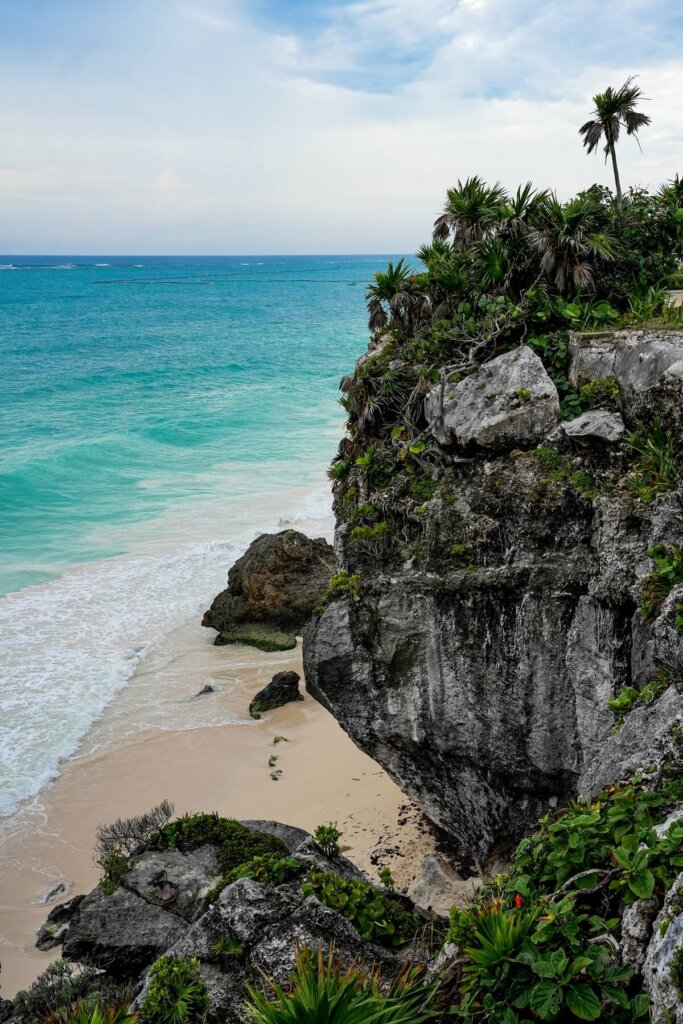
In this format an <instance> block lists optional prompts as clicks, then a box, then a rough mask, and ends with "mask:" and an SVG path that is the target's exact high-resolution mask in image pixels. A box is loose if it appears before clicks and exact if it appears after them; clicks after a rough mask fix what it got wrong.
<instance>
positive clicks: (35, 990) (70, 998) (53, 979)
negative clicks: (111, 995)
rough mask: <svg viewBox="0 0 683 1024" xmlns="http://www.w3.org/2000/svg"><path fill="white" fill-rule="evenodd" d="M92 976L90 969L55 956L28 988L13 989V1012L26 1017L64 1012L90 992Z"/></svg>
mask: <svg viewBox="0 0 683 1024" xmlns="http://www.w3.org/2000/svg"><path fill="white" fill-rule="evenodd" d="M95 979H96V972H95V971H94V970H93V969H90V968H85V969H82V970H81V969H79V967H78V966H77V965H76V964H73V963H71V962H69V961H67V960H55V961H54V962H53V963H51V964H50V965H49V966H48V967H47V968H46V969H45V971H44V972H43V973H42V974H41V975H40V977H39V978H37V979H36V981H34V982H33V984H32V985H31V986H30V987H29V988H27V989H24V990H22V991H21V992H17V994H16V995H15V997H14V1013H15V1015H16V1016H17V1017H18V1018H19V1019H20V1020H26V1021H40V1020H42V1019H43V1018H44V1017H50V1016H56V1015H59V1014H65V1015H68V1014H69V1013H70V1012H71V1010H72V1008H73V1007H74V1006H75V1005H76V1004H79V1003H83V1002H84V1001H85V1000H86V998H87V997H88V996H90V995H91V993H92V991H93V988H94V986H95Z"/></svg>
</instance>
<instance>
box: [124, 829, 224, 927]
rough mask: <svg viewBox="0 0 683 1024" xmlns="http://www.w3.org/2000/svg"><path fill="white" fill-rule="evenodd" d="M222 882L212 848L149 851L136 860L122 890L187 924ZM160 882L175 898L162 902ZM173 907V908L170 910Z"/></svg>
mask: <svg viewBox="0 0 683 1024" xmlns="http://www.w3.org/2000/svg"><path fill="white" fill-rule="evenodd" d="M220 878H221V870H220V867H219V865H218V856H217V853H216V850H215V848H214V847H213V846H201V847H199V848H198V849H197V850H192V851H190V852H188V853H180V851H179V850H148V851H147V852H146V853H144V854H142V856H140V857H136V858H135V859H134V862H133V866H132V867H131V868H130V870H129V871H128V873H127V874H126V880H125V886H126V888H127V889H130V890H131V892H134V893H137V895H138V896H141V897H142V898H143V899H144V900H146V901H147V902H148V903H152V904H155V905H157V906H164V905H165V904H166V903H168V907H169V910H172V912H173V913H174V914H176V915H179V916H180V917H184V918H185V920H187V921H193V920H194V919H195V918H196V917H197V915H198V914H200V913H202V912H203V910H204V907H203V899H204V896H205V895H206V894H207V892H208V891H209V890H210V889H212V888H213V887H214V886H215V885H216V884H217V883H218V882H219V881H220ZM162 880H163V881H166V882H167V883H169V885H170V886H172V887H173V889H174V890H175V893H176V895H175V898H174V899H173V900H172V901H171V900H168V901H166V900H164V895H165V893H164V888H163V886H162V884H161V883H162ZM171 903H172V906H171Z"/></svg>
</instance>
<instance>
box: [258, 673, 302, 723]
mask: <svg viewBox="0 0 683 1024" xmlns="http://www.w3.org/2000/svg"><path fill="white" fill-rule="evenodd" d="M300 680H301V676H300V675H299V673H298V672H276V673H275V675H274V676H273V678H272V679H271V681H270V682H269V683H268V685H267V686H264V687H263V689H262V690H259V692H258V693H257V694H256V696H255V697H254V699H253V700H252V701H251V703H250V705H249V714H250V715H251V717H252V718H260V717H261V715H262V714H264V713H265V712H266V711H272V710H273V708H280V707H282V706H283V704H289V703H290V702H291V701H295V700H303V699H304V698H303V695H302V694H301V693H299V682H300Z"/></svg>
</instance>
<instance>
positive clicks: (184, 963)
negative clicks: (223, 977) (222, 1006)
mask: <svg viewBox="0 0 683 1024" xmlns="http://www.w3.org/2000/svg"><path fill="white" fill-rule="evenodd" d="M210 1006H211V1004H210V1002H209V997H208V994H207V991H206V986H205V985H204V982H203V981H202V978H201V973H200V966H199V960H197V959H196V958H195V957H192V958H191V959H189V960H184V959H181V958H180V957H177V956H162V957H161V958H160V959H159V960H157V961H156V963H154V964H153V965H152V968H151V970H150V972H149V987H148V989H147V994H146V996H145V998H144V1000H143V1002H142V1006H141V1008H140V1020H141V1022H142V1024H199V1022H200V1021H204V1020H206V1017H207V1015H208V1012H209V1009H210Z"/></svg>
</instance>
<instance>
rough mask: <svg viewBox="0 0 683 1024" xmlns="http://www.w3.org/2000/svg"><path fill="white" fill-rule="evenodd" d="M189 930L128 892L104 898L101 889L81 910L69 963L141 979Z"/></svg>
mask: <svg viewBox="0 0 683 1024" xmlns="http://www.w3.org/2000/svg"><path fill="white" fill-rule="evenodd" d="M188 927H189V925H188V924H187V922H186V921H184V920H183V919H182V918H181V917H178V916H176V915H175V914H171V913H169V912H168V911H167V910H164V909H163V908H162V907H160V906H154V905H153V904H151V903H148V902H147V900H145V899H143V898H142V897H141V896H138V895H137V894H136V893H134V892H130V891H129V890H128V889H123V888H119V889H116V890H115V891H114V892H113V893H112V894H111V896H105V894H104V893H103V892H102V890H101V888H100V887H99V886H98V887H97V888H96V889H94V890H93V891H92V892H91V893H90V894H89V895H88V896H86V898H85V899H84V900H83V902H82V903H81V904H80V906H79V907H78V908H77V910H76V912H75V914H74V915H73V917H72V919H71V922H70V924H69V928H68V931H67V933H66V936H65V938H64V945H63V947H62V953H63V956H64V957H65V958H66V959H68V960H77V961H80V962H81V963H85V964H91V965H92V966H93V967H100V968H102V969H103V970H106V971H107V972H108V973H109V974H111V975H113V976H114V977H122V978H131V979H134V978H136V977H137V976H138V975H139V973H140V971H142V970H143V969H144V968H145V967H148V966H149V965H150V964H151V963H152V962H153V961H154V960H156V959H157V957H160V956H161V955H162V953H164V952H165V951H166V950H167V949H168V948H169V946H172V945H173V944H174V943H175V942H177V941H178V940H179V939H180V937H181V936H182V935H183V934H184V933H185V932H186V931H187V929H188Z"/></svg>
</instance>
